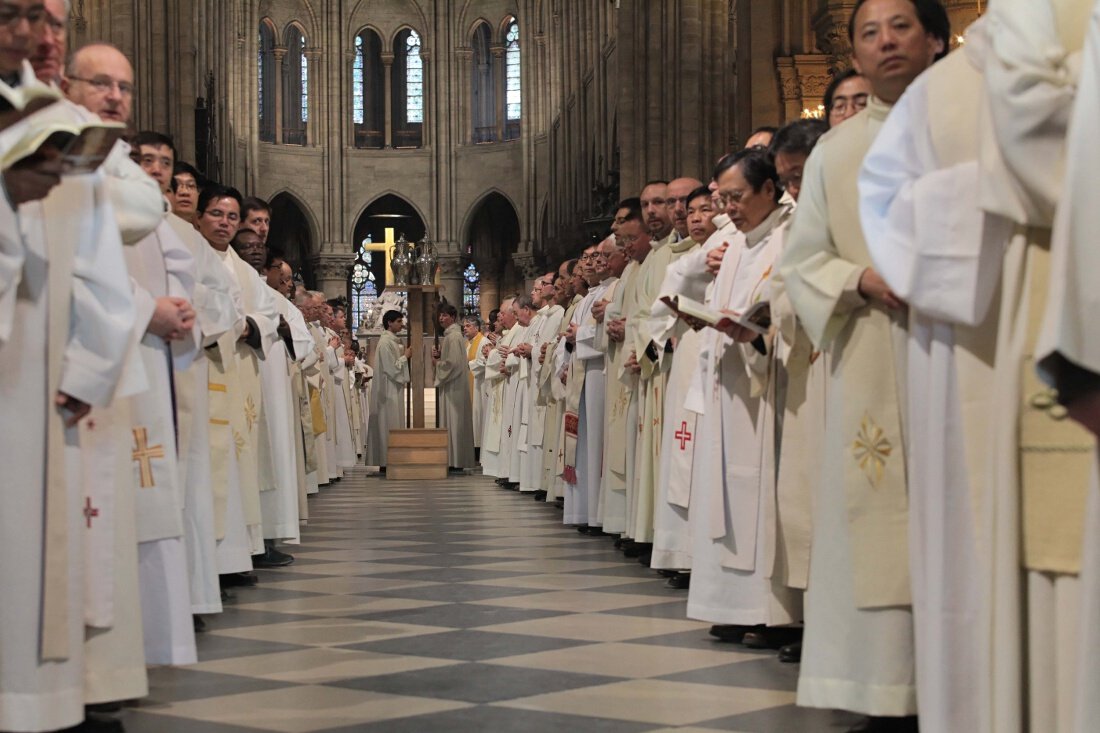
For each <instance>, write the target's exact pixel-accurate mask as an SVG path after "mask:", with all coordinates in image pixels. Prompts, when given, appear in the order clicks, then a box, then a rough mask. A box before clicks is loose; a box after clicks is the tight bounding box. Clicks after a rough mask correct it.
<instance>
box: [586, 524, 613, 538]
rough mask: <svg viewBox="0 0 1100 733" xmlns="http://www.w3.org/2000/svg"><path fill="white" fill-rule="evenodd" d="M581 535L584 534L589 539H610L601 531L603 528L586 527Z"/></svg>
mask: <svg viewBox="0 0 1100 733" xmlns="http://www.w3.org/2000/svg"><path fill="white" fill-rule="evenodd" d="M582 534H586V535H588V536H589V537H610V536H611V535H609V534H608V533H607V532H604V531H603V527H591V526H590V527H587V528H586V529H585V530H584V531H583V532H582Z"/></svg>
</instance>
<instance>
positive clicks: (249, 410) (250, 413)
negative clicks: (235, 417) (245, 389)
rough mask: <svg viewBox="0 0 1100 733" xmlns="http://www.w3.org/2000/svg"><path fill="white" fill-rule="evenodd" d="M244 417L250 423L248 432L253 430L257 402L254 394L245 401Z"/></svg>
mask: <svg viewBox="0 0 1100 733" xmlns="http://www.w3.org/2000/svg"><path fill="white" fill-rule="evenodd" d="M244 419H245V422H247V423H248V432H250V433H251V432H252V426H253V425H255V424H256V402H255V401H254V400H253V399H252V395H248V398H247V399H246V400H245V401H244Z"/></svg>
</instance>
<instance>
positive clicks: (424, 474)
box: [386, 285, 447, 481]
mask: <svg viewBox="0 0 1100 733" xmlns="http://www.w3.org/2000/svg"><path fill="white" fill-rule="evenodd" d="M407 290H408V294H409V321H408V326H407V328H408V331H409V345H410V346H412V358H411V360H410V363H409V375H410V376H411V378H412V379H411V386H412V427H411V428H409V429H408V430H391V431H390V444H389V450H388V451H387V453H386V479H387V480H390V481H408V480H421V481H428V480H437V479H445V478H447V429H446V428H425V427H424V314H425V313H426V312H429V311H428V307H427V306H428V299H429V298H430V297H431V296H433V295H435V293H436V292H437V291H438V290H439V286H437V285H409V286H408V288H407ZM434 327H435V324H432V328H434Z"/></svg>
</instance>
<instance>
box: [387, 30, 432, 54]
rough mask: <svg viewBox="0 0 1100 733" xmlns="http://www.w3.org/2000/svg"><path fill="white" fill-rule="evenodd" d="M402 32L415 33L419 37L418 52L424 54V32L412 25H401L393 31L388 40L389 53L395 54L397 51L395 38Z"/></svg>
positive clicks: (426, 41) (426, 44) (426, 39)
mask: <svg viewBox="0 0 1100 733" xmlns="http://www.w3.org/2000/svg"><path fill="white" fill-rule="evenodd" d="M404 31H413V32H414V33H416V35H418V36H420V52H421V53H424V52H425V51H427V50H428V37H427V36H426V35H424V31H422V30H420V29H419V28H417V27H416V26H414V25H413V24H412V23H401V24H400V25H399V26H397V28H396V29H394V31H393V33H391V34H390V40H389V49H390V51H392V52H393V53H397V51H398V50H399V49H398V48H397V38H398V37H399V36H400V35H401V34H402V33H403V32H404Z"/></svg>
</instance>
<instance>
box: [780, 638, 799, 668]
mask: <svg viewBox="0 0 1100 733" xmlns="http://www.w3.org/2000/svg"><path fill="white" fill-rule="evenodd" d="M779 661H780V662H783V663H784V664H798V663H799V662H801V661H802V642H801V641H799V642H796V643H794V644H787V645H786V646H781V647H779Z"/></svg>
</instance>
